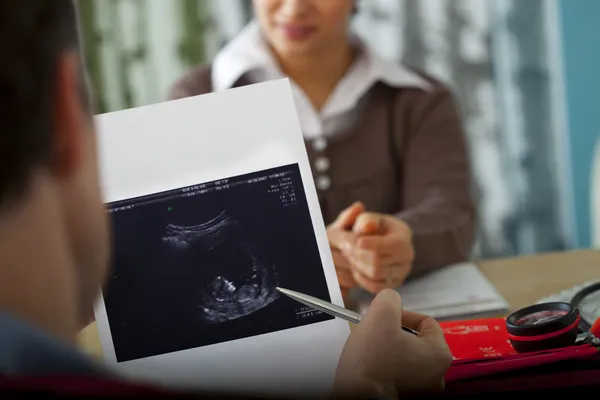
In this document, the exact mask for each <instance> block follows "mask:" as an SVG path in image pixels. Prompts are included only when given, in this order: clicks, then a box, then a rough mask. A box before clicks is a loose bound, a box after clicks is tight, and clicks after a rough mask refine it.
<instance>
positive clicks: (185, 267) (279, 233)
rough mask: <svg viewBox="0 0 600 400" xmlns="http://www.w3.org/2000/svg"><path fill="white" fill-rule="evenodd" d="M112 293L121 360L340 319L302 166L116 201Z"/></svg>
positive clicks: (111, 319)
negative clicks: (308, 303) (303, 296)
mask: <svg viewBox="0 0 600 400" xmlns="http://www.w3.org/2000/svg"><path fill="white" fill-rule="evenodd" d="M108 209H109V213H110V216H111V222H112V224H111V226H112V230H113V235H112V239H113V246H112V247H113V255H112V258H113V265H114V268H113V271H112V274H111V276H110V279H109V282H108V285H107V286H106V287H105V288H103V299H104V304H105V306H106V315H107V319H108V323H109V326H110V334H111V337H112V340H113V345H114V349H115V355H116V359H117V362H119V363H121V362H127V361H132V360H138V359H142V358H147V357H153V356H159V355H164V354H169V353H173V352H178V351H183V350H188V349H197V348H201V347H203V346H210V345H213V344H217V343H223V342H227V341H231V340H238V339H243V338H248V337H252V336H257V335H263V334H267V333H271V332H276V331H282V330H286V329H290V328H295V327H298V326H304V325H308V324H313V323H320V322H324V321H329V320H332V319H333V318H334V317H331V316H328V315H326V314H324V313H320V312H314V311H309V310H307V309H306V307H305V306H303V305H302V304H299V303H297V302H295V301H294V300H292V299H289V298H287V297H286V296H281V295H279V293H278V292H277V290H276V287H278V286H281V287H286V288H290V289H292V290H297V291H300V292H304V293H307V294H310V295H313V296H316V297H319V298H321V299H323V300H326V301H331V299H330V296H329V290H328V288H327V283H326V280H325V274H324V271H323V265H322V262H321V256H320V253H319V249H318V245H317V241H316V237H315V233H314V227H313V224H312V219H311V216H310V212H309V209H308V203H307V200H306V197H305V194H304V187H303V185H302V178H301V176H300V170H299V168H298V165H297V164H294V165H289V166H285V167H280V168H275V169H272V170H267V171H261V172H256V173H252V174H247V175H243V176H238V177H233V178H229V179H226V180H221V181H215V182H207V183H201V184H198V185H196V186H192V187H186V188H180V189H176V190H172V191H168V192H163V193H158V194H153V195H149V196H144V197H138V198H133V199H128V200H124V201H120V202H116V203H112V204H109V207H108Z"/></svg>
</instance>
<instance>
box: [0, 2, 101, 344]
mask: <svg viewBox="0 0 600 400" xmlns="http://www.w3.org/2000/svg"><path fill="white" fill-rule="evenodd" d="M0 54H1V55H2V62H1V63H0V311H2V310H8V311H9V312H13V313H15V314H19V315H18V316H20V317H23V318H25V319H29V320H31V322H34V323H38V324H40V325H46V326H45V327H46V328H48V329H49V330H54V331H56V332H54V333H56V334H58V335H65V334H67V333H68V332H67V331H70V330H72V326H71V325H72V324H74V323H76V322H77V321H75V320H76V319H77V318H84V317H85V316H86V315H85V313H89V311H90V310H91V307H92V304H93V301H94V300H95V297H96V295H97V294H98V288H99V286H100V284H101V283H102V280H103V279H104V275H105V270H106V267H107V264H108V250H109V249H108V225H107V219H106V214H105V212H104V206H103V204H102V199H101V194H100V190H99V184H98V174H97V166H96V144H95V136H94V125H93V118H92V110H91V104H90V101H89V96H88V94H87V88H86V85H85V78H84V77H85V72H84V69H83V66H82V63H81V55H80V49H79V36H78V27H77V18H76V11H75V6H74V4H73V0H18V1H2V2H0ZM9 281H10V284H9ZM3 282H4V283H3ZM57 324H62V325H63V326H62V327H61V326H54V325H57ZM65 325H68V326H65ZM61 329H62V330H63V331H62V332H61V331H60V330H61Z"/></svg>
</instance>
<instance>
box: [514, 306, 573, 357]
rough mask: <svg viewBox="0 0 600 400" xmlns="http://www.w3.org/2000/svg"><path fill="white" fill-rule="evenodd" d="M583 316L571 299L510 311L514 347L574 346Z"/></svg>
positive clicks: (523, 349)
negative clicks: (569, 300) (581, 316)
mask: <svg viewBox="0 0 600 400" xmlns="http://www.w3.org/2000/svg"><path fill="white" fill-rule="evenodd" d="M579 320H580V316H579V311H578V310H577V308H575V307H573V306H572V305H571V304H569V303H543V304H536V305H533V306H529V307H526V308H523V309H521V310H518V311H515V312H514V313H512V314H511V315H509V317H508V318H507V319H506V330H507V332H508V338H509V340H510V343H511V344H512V346H513V347H514V349H515V350H517V352H519V353H528V352H532V351H540V350H548V349H556V348H561V347H568V346H572V345H573V344H574V343H575V340H576V339H577V333H578V329H579Z"/></svg>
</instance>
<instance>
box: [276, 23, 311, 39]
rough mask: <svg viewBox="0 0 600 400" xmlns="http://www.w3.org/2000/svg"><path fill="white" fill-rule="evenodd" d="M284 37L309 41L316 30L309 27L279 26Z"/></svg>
mask: <svg viewBox="0 0 600 400" xmlns="http://www.w3.org/2000/svg"><path fill="white" fill-rule="evenodd" d="M278 26H279V29H280V30H281V32H282V33H283V35H284V36H285V37H286V38H288V39H290V40H305V39H308V38H309V37H310V36H311V35H312V34H313V33H314V32H315V31H316V29H315V28H312V27H308V26H297V25H286V24H280V25H278Z"/></svg>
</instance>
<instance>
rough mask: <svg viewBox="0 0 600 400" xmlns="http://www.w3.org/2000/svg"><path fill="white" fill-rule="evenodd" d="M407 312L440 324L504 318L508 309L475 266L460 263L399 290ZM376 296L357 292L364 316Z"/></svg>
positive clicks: (356, 297)
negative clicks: (473, 319)
mask: <svg viewBox="0 0 600 400" xmlns="http://www.w3.org/2000/svg"><path fill="white" fill-rule="evenodd" d="M398 292H399V293H400V294H401V295H402V303H403V307H404V309H406V310H409V311H413V312H418V313H422V314H425V315H429V316H432V317H434V318H436V319H437V320H440V321H443V320H453V319H469V318H475V317H477V318H484V317H488V316H490V317H492V316H501V315H503V314H505V313H506V312H508V310H509V305H508V303H507V302H506V300H505V299H504V298H503V297H502V296H501V295H500V294H499V293H498V291H497V290H496V288H495V287H494V286H493V285H492V284H491V282H490V281H489V280H488V279H487V278H486V277H485V276H484V275H483V273H482V272H481V271H480V270H479V268H477V266H476V265H475V264H473V263H460V264H455V265H451V266H448V267H446V268H442V269H440V270H438V271H434V272H432V273H430V274H428V275H425V276H423V277H420V278H417V279H415V280H414V281H411V282H409V283H407V284H406V285H404V286H402V287H401V288H399V289H398ZM372 299H373V295H371V294H369V293H367V292H364V291H356V292H354V293H352V301H353V303H355V304H356V305H357V307H358V309H359V310H360V312H361V313H364V312H366V311H367V309H368V307H369V304H370V302H371V300H372Z"/></svg>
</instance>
